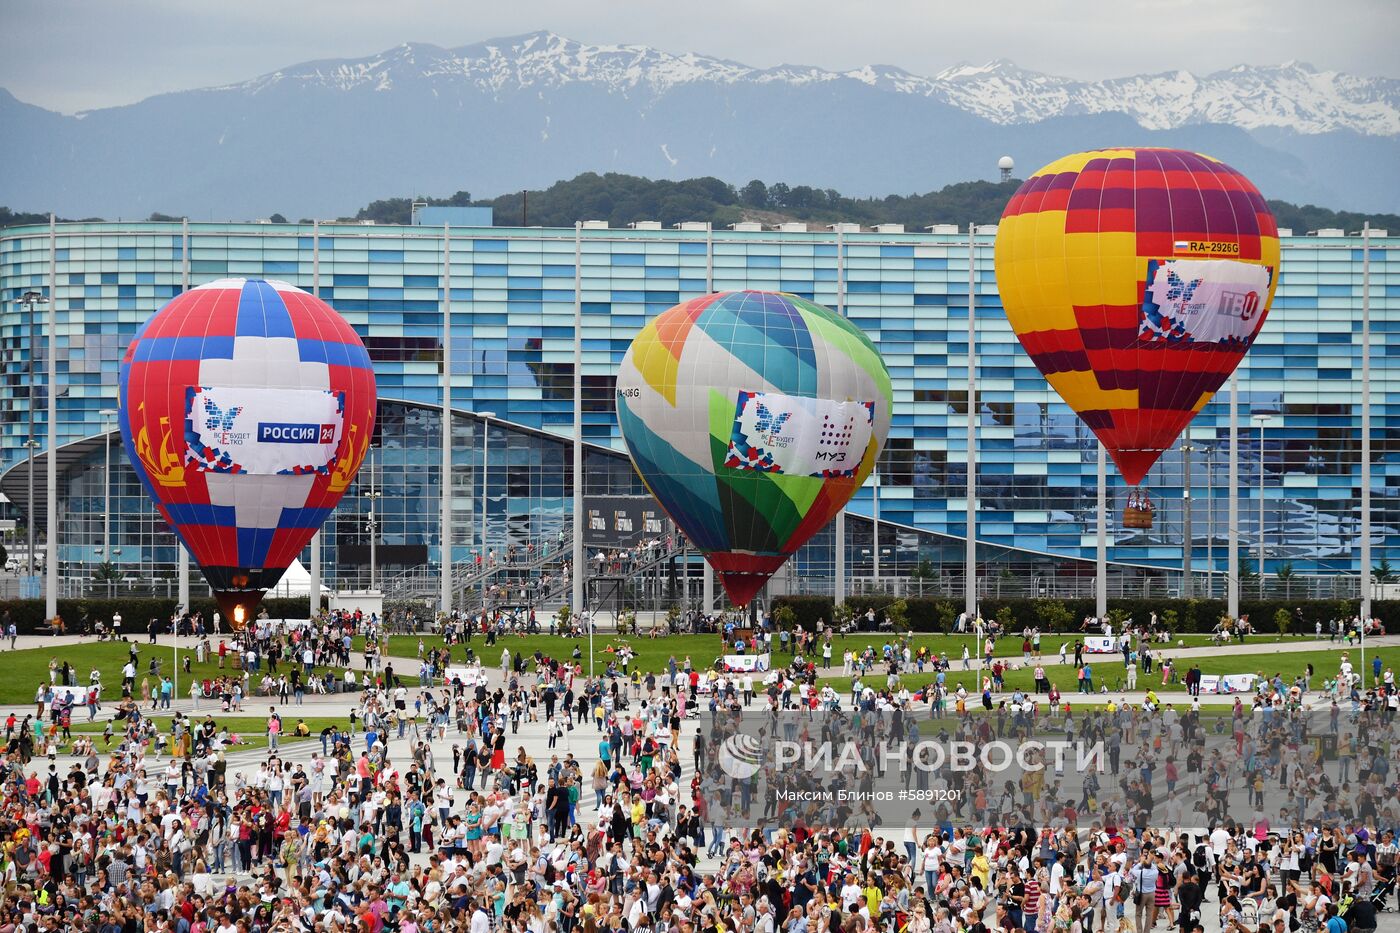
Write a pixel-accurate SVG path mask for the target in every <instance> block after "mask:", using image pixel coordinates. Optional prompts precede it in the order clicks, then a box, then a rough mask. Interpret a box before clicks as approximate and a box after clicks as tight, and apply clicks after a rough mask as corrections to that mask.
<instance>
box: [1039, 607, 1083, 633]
mask: <svg viewBox="0 0 1400 933" xmlns="http://www.w3.org/2000/svg"><path fill="white" fill-rule="evenodd" d="M1035 614H1036V616H1037V617H1038V618H1039V619H1040V621H1041V624H1042V625H1044V626H1045V629H1046V631H1049V632H1059V631H1065V630H1067V629H1068V628H1069V625H1070V623H1071V622H1073V621H1074V614H1073V613H1071V612H1070V611H1069V609H1068V608H1066V607H1065V604H1064V603H1062V602H1060V601H1059V600H1058V599H1037V600H1036V601H1035Z"/></svg>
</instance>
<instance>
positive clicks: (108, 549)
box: [98, 408, 117, 596]
mask: <svg viewBox="0 0 1400 933" xmlns="http://www.w3.org/2000/svg"><path fill="white" fill-rule="evenodd" d="M98 414H99V415H101V416H102V562H103V563H104V564H106V565H107V595H108V596H111V595H112V593H111V589H112V576H111V571H112V568H113V567H114V566H115V565H114V564H113V562H112V432H111V430H110V429H109V428H108V427H107V419H108V418H114V417H116V414H117V410H116V409H115V408H104V409H102V410H101V411H99V412H98Z"/></svg>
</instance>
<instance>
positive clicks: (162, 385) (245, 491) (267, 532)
mask: <svg viewBox="0 0 1400 933" xmlns="http://www.w3.org/2000/svg"><path fill="white" fill-rule="evenodd" d="M375 399H376V395H375V383H374V370H373V368H372V366H371V363H370V359H369V354H368V353H367V352H366V350H365V346H364V344H363V343H362V342H361V341H360V338H359V336H358V335H357V334H356V333H355V331H354V330H353V329H351V327H350V325H349V324H347V323H346V322H345V320H344V319H343V318H342V317H341V316H340V315H339V314H337V313H336V312H335V310H334V309H332V308H331V307H330V306H329V305H327V304H326V303H325V302H323V301H321V300H320V299H319V298H316V297H314V296H313V295H310V294H308V293H307V292H304V291H302V290H301V289H299V288H296V287H294V286H291V285H288V284H287V283H285V282H277V281H262V280H259V279H220V280H218V281H215V282H210V283H209V284H208V285H201V286H199V287H197V288H193V289H191V290H190V291H188V292H185V293H184V294H182V295H179V296H178V297H176V298H174V299H173V300H172V301H170V302H169V303H168V304H167V305H166V306H165V307H163V308H161V310H160V311H158V312H156V314H155V316H154V317H152V318H151V319H150V320H148V321H147V322H146V323H145V324H144V325H143V326H142V327H141V329H140V330H139V331H137V333H136V337H135V339H134V340H132V342H131V345H130V346H129V347H127V350H126V354H125V356H123V357H122V364H121V377H120V401H119V404H118V408H119V412H120V414H119V418H120V424H121V431H122V440H123V443H124V444H125V447H126V453H127V457H128V458H129V459H130V460H131V464H132V466H133V467H134V468H135V470H136V474H137V476H139V477H140V478H141V482H142V484H143V485H144V486H145V488H146V492H147V494H148V495H149V496H150V497H151V499H152V501H154V502H155V504H156V508H157V509H158V510H159V511H160V514H161V515H162V516H163V517H164V518H165V520H166V521H167V522H169V524H170V527H171V528H172V529H174V531H175V534H176V535H177V536H178V537H179V538H180V540H181V541H182V542H183V543H184V545H185V547H186V548H187V549H188V550H189V552H190V554H191V555H192V556H193V557H194V559H195V561H196V562H197V563H198V564H199V566H200V569H201V570H202V571H203V572H204V576H205V578H206V579H207V580H208V581H209V585H210V586H211V587H212V588H213V590H214V594H215V596H216V597H217V599H218V601H219V606H220V608H221V610H222V611H223V613H224V614H225V615H226V616H227V617H228V619H229V621H230V623H231V624H233V625H234V626H235V627H241V626H242V624H243V622H244V620H246V619H248V618H251V616H252V612H253V610H254V608H255V607H256V606H257V604H258V602H259V601H260V600H261V599H262V596H263V593H264V592H266V591H267V590H269V589H271V588H272V587H273V586H275V585H276V583H277V581H278V580H279V579H280V578H281V576H282V573H283V572H284V571H285V570H286V569H287V566H288V565H289V564H291V562H292V561H293V560H295V559H296V557H297V555H298V554H300V553H301V551H302V549H303V548H304V547H306V545H307V543H308V542H309V541H310V540H311V536H312V535H313V534H315V533H316V530H317V529H318V528H320V527H321V524H322V522H324V521H325V520H326V517H327V516H329V515H330V513H331V510H332V509H334V508H335V506H336V503H338V502H339V501H340V497H341V496H342V495H343V494H344V492H345V490H346V488H347V487H348V486H349V485H350V482H351V480H352V479H353V478H354V476H355V473H356V471H357V470H358V469H359V467H360V464H361V462H362V461H363V460H364V457H365V452H366V451H367V450H368V448H369V443H370V436H371V435H372V434H373V431H374V409H375Z"/></svg>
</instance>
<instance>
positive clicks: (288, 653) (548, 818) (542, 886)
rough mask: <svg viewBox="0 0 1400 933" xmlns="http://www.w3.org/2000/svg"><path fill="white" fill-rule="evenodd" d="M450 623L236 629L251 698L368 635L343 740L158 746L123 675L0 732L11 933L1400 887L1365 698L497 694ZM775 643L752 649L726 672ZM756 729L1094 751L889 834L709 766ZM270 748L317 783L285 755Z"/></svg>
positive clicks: (1270, 906) (727, 677)
mask: <svg viewBox="0 0 1400 933" xmlns="http://www.w3.org/2000/svg"><path fill="white" fill-rule="evenodd" d="M459 621H461V622H464V623H465V626H464V627H463V628H460V629H458V630H456V631H455V632H454V633H453V637H452V638H451V639H450V641H451V642H452V644H449V645H448V646H447V647H444V648H429V647H428V646H426V645H424V646H423V647H422V648H421V650H420V654H419V668H418V669H417V670H416V671H413V672H407V671H401V672H399V673H398V674H396V673H395V672H394V670H393V663H392V662H388V661H386V659H385V654H384V652H383V651H382V650H381V649H380V648H379V647H378V646H379V641H378V634H379V632H378V631H377V630H376V626H377V620H376V619H371V618H365V617H361V618H358V619H356V618H354V617H353V616H345V615H337V616H326V617H324V618H321V619H318V620H315V621H314V622H312V623H311V624H309V625H303V626H298V627H291V628H289V627H285V626H279V625H276V624H271V623H269V624H265V625H254V626H251V627H250V628H249V630H248V631H247V632H245V633H241V634H239V635H237V636H230V637H229V640H228V641H226V642H225V646H226V648H225V651H224V655H225V657H226V658H229V659H231V657H232V656H233V653H234V652H235V651H236V652H237V653H238V657H239V668H240V670H239V674H238V677H240V678H242V677H249V676H253V677H258V676H274V675H275V676H276V677H277V678H279V680H280V678H282V677H287V678H288V680H290V677H291V673H292V672H299V673H300V676H301V677H302V678H309V677H313V676H315V675H316V674H317V672H318V671H320V670H321V669H322V668H327V667H331V666H336V665H339V664H343V663H344V662H346V661H348V660H349V653H350V651H351V648H352V639H353V638H354V637H355V636H356V635H362V634H363V635H366V636H367V637H366V639H365V647H364V649H363V650H366V651H367V654H368V657H367V658H366V661H367V666H368V667H369V671H368V673H367V674H366V675H364V676H363V677H362V678H361V681H362V684H363V686H364V688H365V689H363V690H359V691H357V692H356V693H355V694H353V698H354V700H355V703H356V705H355V707H354V711H353V712H352V713H351V714H350V715H348V716H345V717H343V720H344V725H343V727H341V726H330V727H326V728H324V729H322V730H321V731H320V733H319V739H320V742H319V745H317V744H315V739H316V737H317V736H314V735H311V733H310V730H309V729H307V727H306V725H305V723H304V722H300V723H298V724H297V725H296V726H290V727H289V726H287V725H285V724H284V723H283V722H282V716H283V714H284V713H285V710H283V709H281V708H280V707H278V706H272V707H270V708H269V712H268V717H267V719H268V725H267V729H266V730H265V731H266V735H267V738H268V746H269V747H268V750H267V753H266V755H265V756H263V757H262V758H261V760H260V761H257V762H255V763H250V761H251V760H243V761H241V762H240V764H239V765H237V766H231V765H230V763H229V761H228V756H229V755H232V754H236V753H237V750H238V747H239V746H238V744H237V742H236V741H235V740H236V736H234V735H233V734H231V733H230V730H228V728H227V727H221V726H220V725H219V722H218V718H219V716H221V715H222V714H223V710H219V711H218V712H217V714H216V715H205V716H204V717H203V718H202V719H201V718H200V717H198V716H192V717H187V716H183V715H179V714H177V715H176V716H175V717H174V718H173V720H172V722H171V724H170V726H169V727H168V729H159V728H156V727H155V725H154V723H153V721H152V720H151V718H150V716H149V715H148V712H149V705H150V704H149V703H148V702H143V697H142V696H141V693H140V691H139V690H137V689H136V687H135V683H134V678H128V679H127V681H128V682H126V683H124V685H123V693H124V694H125V696H124V697H123V699H121V700H120V701H117V700H113V701H112V703H113V704H115V705H116V706H118V715H119V716H120V717H121V718H120V719H119V720H117V721H116V722H115V724H109V725H108V732H107V734H106V735H104V736H103V737H102V738H101V739H94V738H92V737H86V738H85V737H80V738H79V740H78V741H77V742H75V743H74V744H73V745H72V746H71V748H70V756H69V757H68V758H62V759H61V758H59V757H58V756H57V755H53V756H50V755H49V754H48V748H47V746H46V745H44V744H43V743H42V742H37V741H36V729H35V726H34V725H33V723H37V722H40V721H43V720H44V719H45V717H46V716H47V715H51V714H52V712H53V710H52V707H50V708H47V709H45V708H41V709H40V711H39V712H40V715H39V716H38V717H35V719H34V720H33V722H31V723H23V722H11V723H9V727H8V729H7V732H8V733H9V734H8V736H7V738H8V740H9V745H8V748H7V752H8V754H7V756H6V759H5V761H4V764H3V769H4V770H3V780H2V781H0V788H3V798H2V799H0V839H2V840H4V844H3V848H2V849H0V879H3V884H4V886H5V893H4V899H3V902H0V933H11V931H18V930H25V931H29V930H93V931H99V933H118V931H120V933H127V931H135V930H156V931H170V933H241V931H260V933H261V931H266V933H272V931H283V930H307V931H346V930H356V931H360V930H365V931H369V933H379V931H384V930H397V931H400V933H420V931H421V933H436V931H449V930H467V931H470V933H497V931H500V933H507V931H508V933H624V931H625V933H777V931H783V933H987V931H994V933H1003V931H1004V933H1020V931H1033V933H1052V931H1054V933H1090V931H1103V933H1128V931H1133V933H1147V931H1148V930H1151V929H1154V928H1156V929H1162V930H1166V929H1168V928H1176V929H1179V930H1181V931H1183V933H1192V931H1195V930H1197V929H1207V928H1209V929H1215V928H1219V929H1222V930H1227V931H1230V933H1256V931H1257V930H1262V929H1268V930H1270V931H1278V933H1284V931H1294V930H1304V931H1309V933H1311V931H1317V930H1324V929H1325V930H1326V933H1344V931H1347V930H1356V931H1365V930H1367V929H1368V928H1373V927H1374V926H1375V925H1376V923H1375V913H1374V911H1375V910H1376V909H1377V908H1378V907H1381V906H1384V905H1385V904H1386V903H1387V898H1388V897H1391V893H1392V891H1393V888H1394V884H1395V871H1396V863H1397V852H1398V851H1400V850H1398V849H1397V845H1396V841H1395V839H1396V836H1395V832H1396V830H1397V828H1400V827H1398V826H1397V823H1400V807H1398V806H1397V797H1396V788H1397V776H1400V768H1397V767H1396V766H1395V765H1396V764H1397V762H1396V761H1395V756H1396V754H1397V751H1400V741H1396V736H1395V734H1394V728H1395V724H1396V722H1397V721H1400V719H1397V718H1396V717H1395V716H1394V715H1393V711H1394V708H1393V706H1392V705H1391V702H1390V697H1391V696H1392V695H1393V690H1391V691H1390V692H1387V689H1386V686H1385V685H1384V684H1381V685H1378V687H1377V689H1376V690H1374V691H1370V692H1368V693H1365V694H1363V695H1362V697H1361V699H1360V701H1359V702H1358V703H1354V704H1352V705H1351V706H1350V707H1349V708H1343V707H1341V706H1338V705H1335V704H1334V705H1333V707H1332V709H1331V711H1330V712H1328V713H1324V714H1312V715H1314V716H1315V717H1320V718H1318V719H1317V720H1315V721H1312V722H1309V721H1308V720H1305V719H1303V718H1302V717H1303V715H1304V714H1303V713H1302V712H1301V711H1300V710H1299V709H1298V708H1297V706H1296V704H1291V703H1289V702H1288V696H1287V690H1286V689H1285V690H1283V691H1279V690H1276V689H1270V690H1261V691H1259V692H1258V693H1256V694H1255V695H1254V696H1253V697H1251V699H1250V701H1249V702H1248V703H1246V702H1244V701H1243V700H1242V699H1237V700H1236V702H1235V705H1234V708H1233V709H1232V710H1230V711H1229V712H1228V713H1224V714H1221V715H1218V716H1215V717H1213V718H1212V717H1210V716H1209V715H1205V714H1203V713H1202V712H1201V710H1200V709H1199V708H1192V709H1187V710H1177V709H1174V708H1173V707H1171V706H1170V705H1163V704H1160V703H1153V702H1152V701H1151V699H1149V700H1148V701H1147V702H1146V703H1137V704H1125V703H1121V702H1114V701H1113V700H1112V699H1110V700H1109V701H1108V702H1107V703H1106V704H1105V705H1104V706H1102V707H1101V708H1097V709H1087V708H1086V709H1084V710H1076V711H1074V712H1069V711H1067V710H1066V709H1064V708H1061V707H1060V706H1059V705H1057V704H1049V705H1044V706H1042V705H1040V704H1038V703H1037V702H1036V701H1035V697H1034V696H1033V695H1032V694H1031V693H1030V692H1026V693H1021V692H1017V693H1015V694H1014V695H1013V696H1011V697H1008V698H1006V700H1005V701H1004V702H1002V703H1000V704H999V705H997V706H996V707H995V708H994V709H990V710H986V711H982V712H979V711H977V710H976V709H975V707H974V705H973V704H971V703H965V702H958V703H956V704H954V703H951V702H950V700H951V699H952V697H951V696H950V694H949V693H948V691H946V690H939V689H921V690H916V691H910V690H908V689H905V688H903V687H902V686H901V685H900V683H899V678H898V676H897V674H898V672H899V671H900V670H901V669H904V670H908V669H912V667H914V666H916V665H918V664H919V663H920V661H922V663H924V664H930V665H932V664H935V663H937V664H939V665H940V666H943V667H947V666H949V665H948V664H947V659H946V658H938V659H937V661H936V662H935V660H934V659H932V658H929V657H927V656H925V657H924V658H922V659H916V658H915V657H914V655H913V654H912V653H907V652H906V648H907V646H901V645H900V644H899V643H898V642H897V641H891V642H890V643H888V644H885V645H882V646H881V648H880V649H879V650H873V649H872V650H871V651H870V652H869V653H866V652H858V654H859V655H860V656H859V665H860V671H858V672H856V671H855V670H854V667H855V665H854V664H853V666H852V670H853V673H854V674H855V675H856V676H858V677H859V679H860V680H861V685H860V687H859V689H853V690H852V692H851V694H850V695H849V696H844V695H838V694H837V693H836V691H834V690H831V688H830V687H827V686H822V685H820V684H819V683H818V679H819V677H820V676H821V672H822V671H823V670H827V669H829V667H830V664H831V648H830V645H831V642H830V639H829V633H815V634H814V633H803V634H800V635H798V634H794V635H793V636H792V641H791V642H790V643H788V644H789V646H790V647H789V650H790V651H792V653H793V656H792V657H791V659H790V660H791V661H792V664H791V665H790V666H788V667H786V668H782V669H779V670H774V671H772V672H770V673H769V674H768V675H766V676H760V677H755V676H754V674H753V673H751V672H745V673H733V674H725V673H718V672H713V671H709V670H707V669H702V668H701V667H700V666H697V665H694V664H692V663H691V662H690V659H689V658H686V659H684V660H681V661H678V660H676V659H675V658H672V660H671V661H670V662H668V663H667V664H666V665H665V666H664V667H663V668H662V669H660V670H657V671H641V670H637V669H635V668H634V667H633V666H632V658H631V657H629V656H625V653H623V652H619V653H618V654H617V655H616V656H615V659H614V663H613V664H611V665H609V666H608V667H607V669H606V670H604V671H603V673H602V676H599V677H597V678H593V679H590V678H588V677H587V676H585V673H584V671H583V669H582V667H581V665H580V662H579V660H578V658H577V657H576V656H568V657H560V658H554V657H550V656H547V655H546V654H545V653H543V652H535V653H534V654H532V655H522V654H521V653H520V652H519V651H518V650H517V651H515V652H512V651H510V650H509V649H506V650H504V651H503V656H502V658H501V662H502V663H501V665H500V667H499V670H498V671H497V670H494V669H493V670H490V671H488V670H487V668H486V666H485V665H484V664H483V661H482V659H481V658H480V657H478V656H477V655H476V653H475V650H474V649H475V648H479V647H481V646H480V645H479V644H478V645H475V646H473V645H472V644H471V634H472V633H479V632H480V629H478V628H477V627H476V622H479V621H480V620H459ZM729 631H730V635H731V636H735V637H736V640H737V631H736V630H734V629H731V630H729ZM458 646H464V647H463V648H461V649H459V651H458V653H459V654H466V652H467V651H470V652H472V653H471V654H467V655H466V657H467V660H466V661H465V662H462V663H454V660H453V656H452V655H453V651H452V649H453V648H454V647H458ZM772 648H773V645H772V642H771V638H770V636H769V635H768V634H765V633H762V632H760V633H757V634H750V635H748V636H747V641H746V645H745V650H746V651H755V650H758V649H767V650H770V651H771V650H772ZM561 654H564V652H561ZM218 655H219V652H218V649H217V648H210V649H209V654H208V657H210V658H211V659H212V658H214V657H216V656H218ZM821 655H824V656H823V657H820V660H821V661H822V662H823V667H822V668H821V669H819V668H818V666H817V665H818V660H819V656H821ZM852 660H853V661H854V660H855V659H852ZM230 663H231V661H230ZM901 665H905V666H904V667H902V668H901ZM264 668H265V669H266V674H265V675H264V674H263V673H262V672H263V670H264ZM881 671H884V672H886V673H887V675H889V676H887V677H886V678H884V679H882V678H880V677H879V676H877V675H878V673H879V672H881ZM415 674H416V676H414V675H415ZM74 676H75V672H73V671H71V670H64V669H63V667H62V665H56V667H55V673H54V674H53V676H52V679H53V680H54V681H55V682H59V681H62V682H64V683H66V682H67V681H68V680H69V679H72V678H73V677H74ZM230 676H232V675H230ZM283 699H285V697H283ZM960 699H962V698H960ZM104 712H105V711H104ZM70 713H71V710H70ZM754 721H757V722H758V723H759V728H760V729H762V728H763V724H764V723H767V724H769V728H770V730H771V734H774V735H776V734H777V732H778V730H779V729H780V728H781V729H782V730H783V734H785V735H792V734H794V733H796V734H803V735H805V734H807V733H818V732H820V733H822V734H824V735H828V733H829V735H828V737H831V738H835V737H837V735H838V734H840V733H839V730H847V731H848V732H850V733H852V734H854V735H855V736H857V737H858V738H859V739H860V740H861V741H860V743H859V745H860V747H861V748H863V749H864V750H865V753H873V750H874V749H877V748H888V747H891V746H892V745H894V744H897V741H898V740H899V739H901V738H904V737H907V734H908V730H909V729H911V728H914V729H916V730H922V734H923V735H924V736H925V737H926V738H929V739H931V740H934V741H938V742H958V741H966V742H970V743H973V744H974V745H976V746H985V745H987V744H988V743H990V742H992V741H994V740H1001V739H1008V740H1017V741H1021V740H1029V739H1033V738H1036V737H1039V738H1045V737H1047V736H1054V737H1057V738H1059V739H1065V740H1070V739H1075V740H1089V739H1092V740H1095V741H1102V742H1103V743H1104V744H1105V747H1106V753H1105V755H1104V757H1103V759H1102V761H1101V764H1100V765H1098V766H1096V767H1095V768H1091V769H1088V770H1087V771H1086V772H1084V773H1079V774H1067V773H1065V772H1064V771H1062V770H1054V769H1048V768H1047V769H1046V770H1044V771H1041V772H1039V777H1026V776H1024V775H1023V776H1022V779H1021V780H1019V781H1017V782H1015V783H1011V782H1003V781H999V780H993V779H992V778H991V777H990V776H989V775H987V774H984V773H981V772H978V771H973V772H971V773H965V774H962V773H957V772H954V771H952V770H949V771H946V772H944V771H937V770H935V771H933V772H932V773H923V772H918V773H912V774H911V775H910V776H908V777H906V778H905V779H904V787H905V788H906V790H909V791H911V792H918V793H919V794H921V795H923V794H924V793H925V792H931V791H935V790H936V791H939V795H934V796H920V800H921V801H922V800H925V799H928V800H930V801H934V800H936V801H937V802H928V803H923V802H921V803H920V804H918V805H917V806H916V807H914V808H913V809H912V810H911V811H909V812H898V811H896V810H895V809H890V808H883V807H880V806H877V805H873V804H871V803H869V802H863V803H850V804H843V803H840V802H833V800H832V799H827V800H825V801H815V802H814V801H808V802H791V801H790V800H788V799H786V798H784V797H782V796H781V795H780V794H778V793H777V791H778V790H784V791H791V790H793V789H795V788H796V789H809V790H810V787H809V785H808V784H806V783H804V782H806V781H807V780H808V778H810V777H811V774H810V773H809V772H805V771H801V770H798V771H796V772H782V773H780V772H779V771H777V770H775V769H774V768H773V767H772V766H769V767H766V768H764V769H762V770H759V771H757V772H755V773H752V774H746V775H743V776H735V775H734V774H733V773H730V772H728V771H726V770H725V766H724V756H723V754H722V753H721V752H722V749H723V748H724V745H723V741H722V740H723V739H724V738H725V736H726V735H727V734H733V733H734V732H736V731H737V730H739V729H740V728H743V727H746V725H752V723H753V722H754ZM50 725H51V723H50ZM701 726H704V727H705V728H706V729H708V732H706V731H705V730H703V729H702V730H701V731H699V732H697V729H699V727H701ZM44 731H45V730H42V729H41V730H39V732H38V735H37V737H38V738H42V734H43V732H44ZM289 732H290V733H292V734H298V733H299V734H301V735H302V736H308V738H307V741H308V742H310V743H312V747H313V749H314V750H313V751H312V752H311V754H310V757H309V759H307V758H306V756H305V755H304V754H300V755H297V756H296V758H297V760H295V761H292V760H290V758H289V757H287V756H288V752H287V751H286V750H285V748H281V747H279V744H278V741H277V739H278V737H280V736H284V735H286V734H287V733H289ZM1328 733H1330V734H1331V735H1333V736H1344V737H1346V738H1344V739H1343V740H1342V741H1340V742H1337V743H1335V744H1331V745H1329V744H1328V743H1326V742H1323V741H1319V738H1318V737H1319V736H1320V735H1325V734H1328ZM760 734H762V733H761V732H760ZM1193 742H1194V743H1195V744H1193ZM449 747H450V755H449ZM69 758H71V762H69ZM60 762H62V763H60ZM878 780H891V778H890V777H889V776H888V775H883V774H881V775H878V776H877V777H863V776H861V775H859V774H856V773H851V774H849V775H844V776H843V780H842V783H843V784H844V785H846V786H849V787H851V788H855V789H862V788H865V789H868V788H870V787H873V786H875V785H874V784H872V783H871V782H875V781H878ZM1343 918H1345V919H1343Z"/></svg>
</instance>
